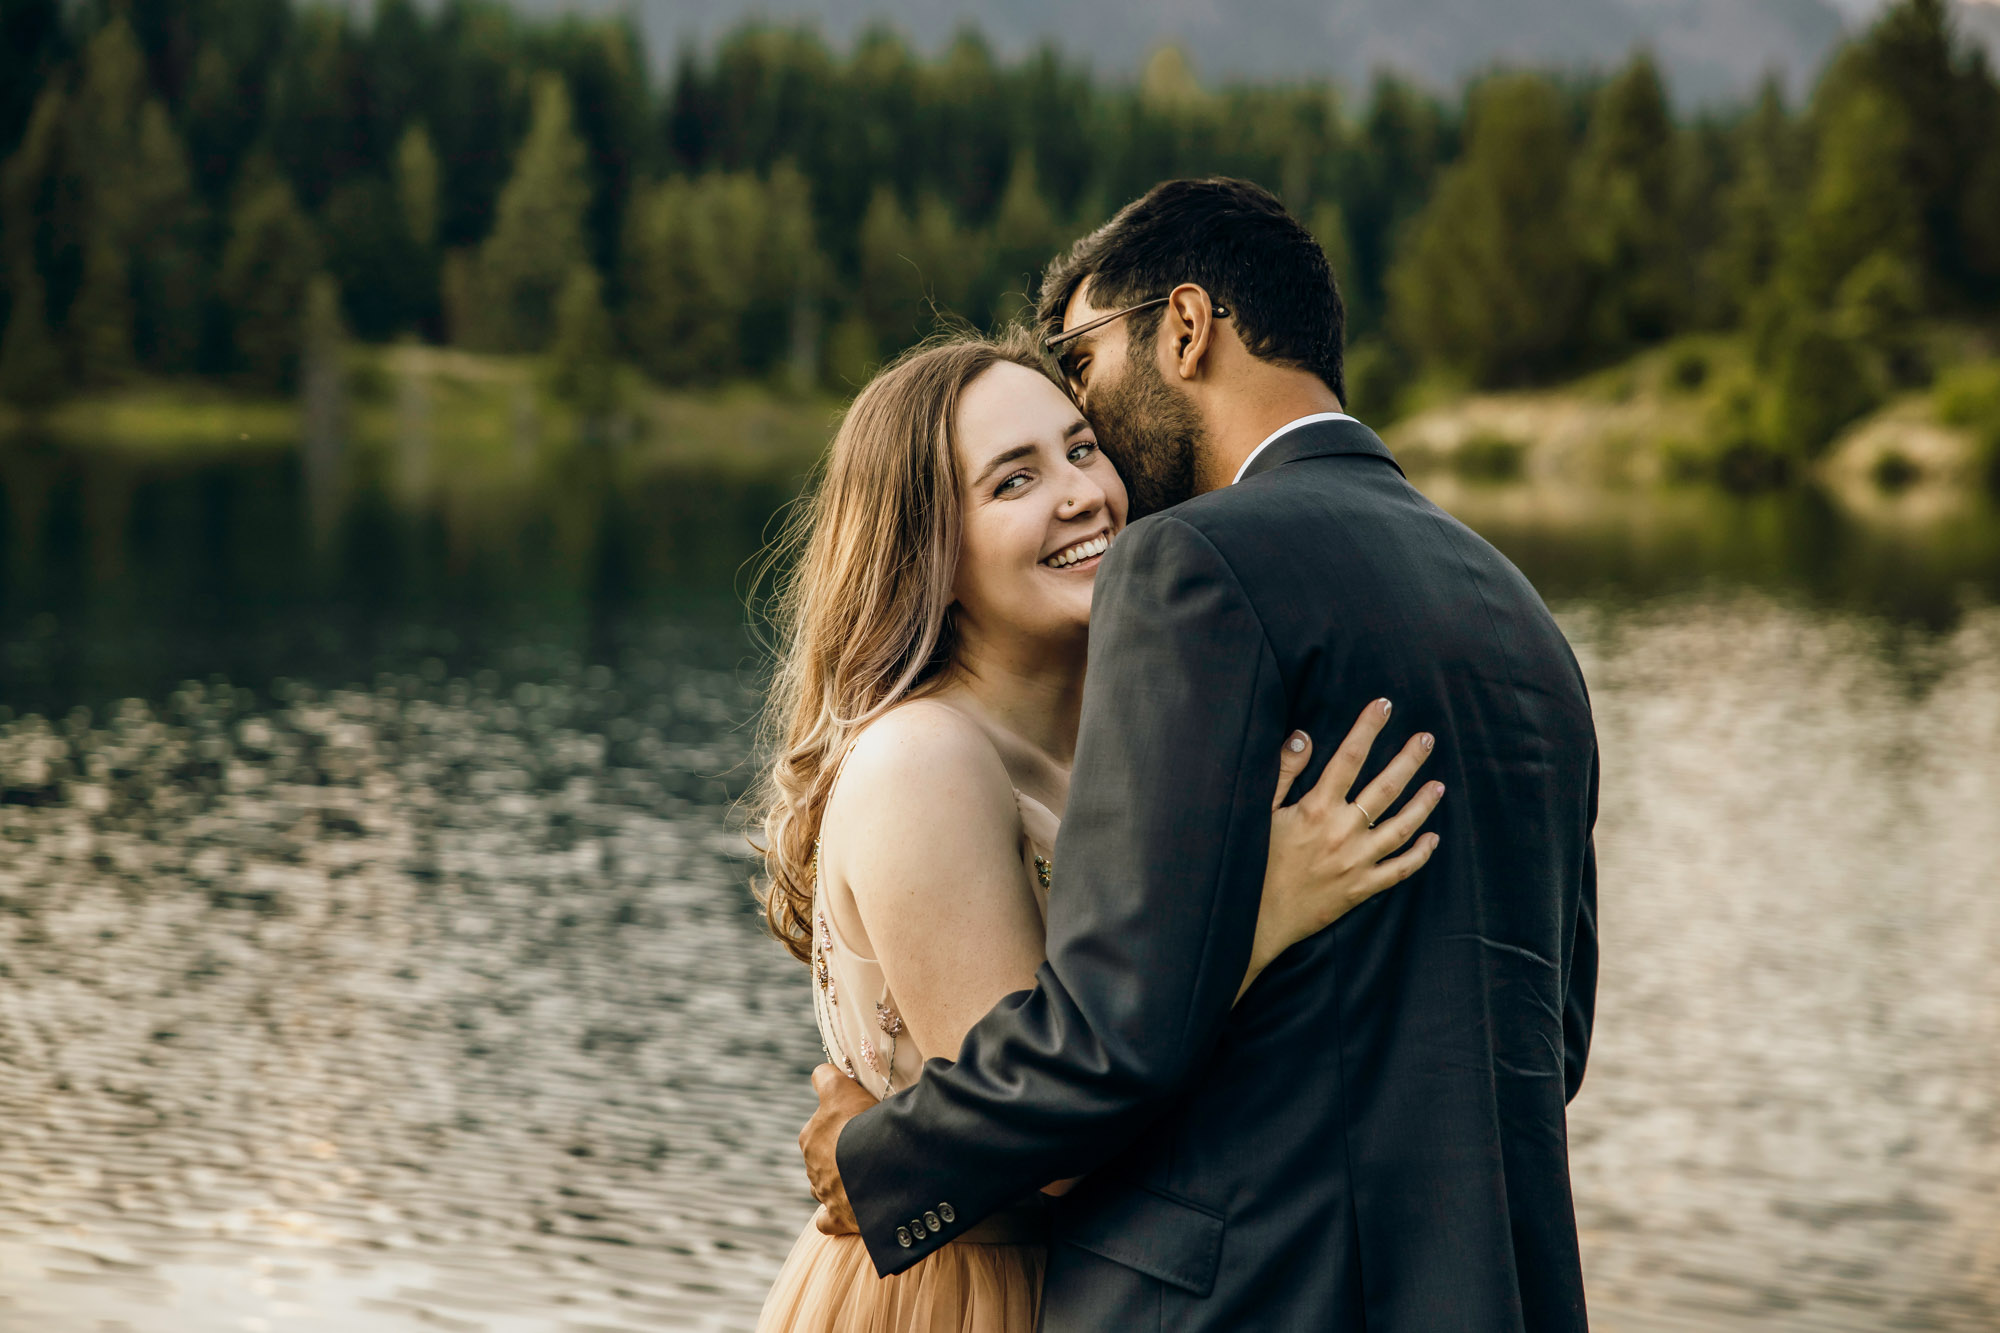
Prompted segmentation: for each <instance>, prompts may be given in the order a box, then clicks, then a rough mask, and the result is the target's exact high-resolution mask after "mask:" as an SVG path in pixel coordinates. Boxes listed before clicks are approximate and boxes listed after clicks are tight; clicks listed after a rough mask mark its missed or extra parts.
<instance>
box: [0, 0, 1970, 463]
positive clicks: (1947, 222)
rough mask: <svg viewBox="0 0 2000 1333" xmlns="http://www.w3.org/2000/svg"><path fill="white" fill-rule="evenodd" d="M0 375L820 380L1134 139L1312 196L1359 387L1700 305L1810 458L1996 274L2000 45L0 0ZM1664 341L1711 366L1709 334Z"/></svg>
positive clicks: (1750, 414) (1926, 359) (1072, 215)
mask: <svg viewBox="0 0 2000 1333" xmlns="http://www.w3.org/2000/svg"><path fill="white" fill-rule="evenodd" d="M0 15H4V18H0V162H3V163H4V166H0V327H3V328H4V336H0V398H4V399H6V400H8V401H9V402H11V403H13V404H14V405H16V407H17V408H18V409H19V410H22V411H29V412H32V411H34V410H38V409H40V408H43V407H46V406H49V405H51V404H54V403H58V402H61V401H62V400H64V399H66V398H73V397H75V396H77V395H84V394H89V393H92V392H95V391H98V390H101V389H104V388H106V387H113V386H118V385H121V384H129V383H132V382H135V381H139V380H146V379H157V378H167V377H183V376H198V377H203V378H204V379H206V380H210V381H214V382H218V383H222V384H227V385H230V386H234V387H236V388H240V389H241V390H242V391H244V392H254V393H266V394H271V393H290V392H292V391H294V389H295V388H296V386H297V383H298V380H299V377H300V361H301V349H302V346H304V344H305V343H306V342H307V341H308V340H309V338H310V336H311V335H310V332H309V325H310V324H311V320H310V319H309V318H308V317H307V313H308V312H309V311H317V312H319V318H321V319H322V321H324V320H333V321H336V322H337V323H338V325H339V327H340V328H341V329H342V330H343V331H344V333H345V335H347V336H351V337H353V338H355V339H359V340H362V341H364V342H392V341H396V340H403V339H415V340H421V341H423V342H427V343H432V344H441V345H449V346H454V347H461V348H465V349H467V350H469V351H474V352H486V353H515V354H542V355H547V356H549V357H550V358H551V359H552V361H553V363H554V364H556V365H557V366H558V367H559V368H566V369H564V370H563V371H562V373H561V374H560V375H559V376H558V377H557V380H556V382H557V383H558V385H559V386H560V387H562V389H563V391H564V392H567V393H570V394H573V395H587V394H589V393H591V392H594V391H600V390H593V389H592V387H591V386H592V384H593V383H596V382H598V381H599V379H601V377H596V376H594V375H593V373H592V371H591V367H592V366H594V365H596V364H598V363H611V362H614V361H616V362H625V363H629V364H631V365H633V366H636V367H638V368H639V370H641V371H643V372H644V373H645V374H646V375H647V376H649V377H651V378H652V379H653V380H655V381H658V382H660V383H662V384H665V385H691V386H706V385H713V384H717V383H723V382H732V381H746V380H747V381H758V382H763V383H766V384H768V385H770V386H771V387H772V388H773V389H774V390H776V391H782V392H815V391H821V390H832V391H842V390H845V389H846V388H849V387H851V386H852V385H854V384H856V383H857V382H858V381H859V380H860V379H861V378H863V377H864V376H865V375H866V374H867V372H868V370H869V368H870V367H871V366H873V365H875V364H878V363H879V362H880V361H881V360H882V359H883V358H885V357H887V356H889V355H892V354H893V353H894V352H895V351H896V350H897V349H898V348H900V347H903V346H906V345H908V344H909V343H911V342H913V341H914V340H916V339H918V338H919V337H921V336H923V335H924V334H925V333H927V332H928V331H929V330H930V329H931V328H932V327H933V326H934V323H935V321H936V319H937V318H938V317H939V314H940V312H948V313H949V314H951V315H953V316H956V317H961V318H964V319H967V320H970V321H971V322H973V323H975V324H991V323H994V322H997V321H1002V320H1006V319H1009V318H1012V317H1015V316H1017V315H1018V314H1019V312H1020V311H1021V310H1022V309H1023V308H1024V306H1025V305H1026V304H1027V303H1028V302H1029V300H1030V298H1031V296H1032V293H1033V291H1034V286H1035V282H1036V278H1037V274H1038V273H1039V271H1040V269H1041V267H1042V265H1043V264H1044V263H1045V262H1046V261H1047V259H1048V258H1049V257H1050V256H1051V255H1052V254H1053V253H1054V252H1055V251H1056V250H1058V249H1059V248H1060V247H1062V246H1063V245H1065V244H1066V243H1067V242H1068V241H1069V240H1070V239H1072V238H1073V237H1075V236H1076V235H1078V234H1080V233H1081V232H1083V231H1084V230H1087V229H1088V228H1090V227H1092V226H1094V225H1096V224H1097V223H1098V222H1100V221H1102V220H1103V219H1104V218H1106V217H1107V216H1108V215H1109V214H1110V213H1111V212H1112V211H1113V210H1115V209H1116V208H1117V207H1118V206H1119V205H1120V204H1122V203H1123V202H1125V201H1126V200H1128V199H1130V198H1131V197H1133V196H1135V195H1137V194H1139V193H1141V192H1142V191H1143V190H1145V189H1146V188H1147V187H1148V186H1150V185H1152V184H1153V183H1154V182H1156V181H1158V180H1160V179H1163V178H1166V177H1170V176H1178V175H1207V174H1228V175H1236V176H1244V177H1249V178H1251V179H1254V180H1257V181H1259V182H1262V183H1264V184H1266V185H1268V186H1270V187H1271V188H1272V189H1274V190H1276V191H1277V192H1278V193H1279V194H1280V195H1281V196H1282V197H1283V198H1284V199H1285V201H1286V203H1287V204H1288V206H1289V207H1291V208H1292V210H1293V211H1294V212H1295V213H1296V214H1297V216H1299V217H1300V218H1301V219H1303V220H1304V221H1305V222H1306V223H1307V224H1308V225H1309V226H1310V227H1311V228H1312V230H1313V231H1314V233H1315V234H1316V235H1317V236H1318V237H1319V238H1320V240H1321V241H1322V243H1323V244H1324V245H1325V246H1326V248H1327V251H1328V253H1329V255H1330V256H1331V257H1332V260H1333V263H1334V266H1335V270H1336V272H1337V273H1338V274H1339V275H1340V279H1341V282H1342V287H1343V290H1344V294H1345V296H1346V299H1347V302H1348V307H1349V331H1350V351H1349V357H1350V367H1351V369H1350V383H1351V385H1352V386H1353V387H1352V392H1353V396H1354V397H1355V399H1356V408H1357V410H1358V411H1361V412H1363V413H1364V414H1368V415H1371V416H1373V417H1375V418H1384V419H1386V418H1388V417H1391V416H1393V415H1394V414H1395V413H1396V412H1397V411H1398V410H1399V408H1401V407H1403V406H1406V405H1407V403H1408V402H1409V401H1410V395H1411V394H1412V393H1413V392H1415V391H1416V389H1417V388H1418V387H1419V386H1422V385H1424V384H1430V383H1448V384H1453V385H1458V386H1461V387H1464V388H1480V387H1514V386H1524V385H1535V384H1547V383H1552V382H1556V381H1560V380H1563V379H1565V378H1568V377H1573V376H1576V375H1578V374H1581V373H1585V372H1588V371H1590V370H1592V369H1594V368H1597V367H1601V366H1604V365H1608V364H1610V363H1613V362H1615V361H1618V360H1619V359H1621V358H1625V357H1628V356H1630V355H1632V354H1633V353H1634V352H1636V351H1639V350H1642V349H1645V348H1649V347H1653V346H1656V345H1660V344H1663V343H1668V342H1671V341H1672V340H1675V339H1680V338H1686V337H1689V336H1694V335H1703V334H1726V335H1729V336H1730V337H1731V338H1732V339H1733V340H1734V344H1733V345H1738V346H1740V348H1741V349H1742V357H1743V362H1744V365H1745V367H1746V368H1747V369H1746V373H1745V374H1744V376H1743V379H1742V383H1741V386H1740V392H1738V393H1737V394H1736V396H1735V398H1734V399H1732V400H1731V401H1732V406H1731V408H1730V413H1731V415H1730V417H1729V420H1727V421H1725V422H1724V423H1723V424H1722V428H1723V429H1724V430H1726V431H1734V432H1737V433H1739V434H1740V435H1741V436H1742V438H1743V439H1744V440H1745V441H1747V442H1752V443H1754V444H1755V445H1756V446H1757V447H1759V448H1761V449H1765V450H1768V451H1771V452H1772V453H1773V454H1774V455H1779V456H1799V457H1810V456H1811V455H1812V454H1813V453H1814V452H1816V451H1818V450H1820V449H1822V448H1823V447H1824V446H1825V445H1826V443H1827V442H1828V441H1829V440H1830V439H1831V438H1832V437H1833V436H1834V434H1835V433H1836V432H1837V431H1838V430H1839V429H1840V428H1841V427H1842V426H1843V425H1844V424H1846V423H1847V422H1849V421H1851V420H1853V419H1855V418H1856V417H1858V416H1860V415H1861V414H1863V413H1865V412H1867V411H1868V410H1870V409H1871V407H1873V406H1874V405H1875V404H1877V403H1879V402H1881V401H1884V400H1885V399H1886V398H1888V397H1890V396H1892V395H1894V394H1896V393H1898V392H1899V391H1902V390H1904V389H1907V388H1911V387H1920V386H1922V385H1925V384H1927V383H1929V382H1930V380H1931V379H1932V378H1933V377H1934V376H1936V375H1937V374H1938V373H1939V370H1940V368H1941V367H1940V364H1939V363H1940V360H1941V357H1942V354H1941V353H1940V352H1939V351H1938V350H1937V349H1938V346H1939V345H1940V344H1939V341H1938V337H1937V333H1936V331H1937V330H1938V329H1940V328H1944V329H1966V328H1971V329H1983V328H1990V327H1991V326H1992V324H1993V322H1994V316H1995V315H1996V313H2000V87H1997V86H1996V82H1995V79H1994V76H1993V72H1992V70H1991V69H1990V68H1989V67H1988V65H1987V63H1986V61H1985V58H1984V56H1983V55H1982V54H1981V53H1979V52H1977V51H1976V50H1974V49H1973V48H1972V47H1971V46H1970V44H1968V43H1966V42H1963V41H1961V40H1960V39H1959V37H1958V36H1957V35H1956V34H1955V33H1954V31H1953V28H1952V20H1951V17H1950V13H1949V10H1948V8H1947V7H1946V6H1945V5H1944V4H1943V3H1941V0H1899V3H1896V4H1894V5H1893V6H1891V7H1890V8H1888V9H1887V10H1885V11H1884V12H1883V14H1882V15H1881V16H1880V17H1879V18H1878V19H1877V20H1876V21H1875V22H1874V24H1873V25H1872V26H1871V27H1868V28H1867V29H1866V30H1864V31H1861V32H1858V33H1857V34H1856V35H1855V36H1854V38H1853V39H1852V40H1851V41H1850V42H1849V43H1847V44H1846V45H1845V46H1844V47H1842V48H1841V49H1839V50H1838V51H1837V52H1836V53H1835V55H1834V56H1833V57H1832V59H1831V61H1830V64H1829V65H1828V67H1827V68H1826V69H1825V70H1824V71H1823V72H1822V74H1821V76H1820V77H1819V79H1818V80H1817V82H1816V84H1815V86H1814V87H1813V88H1812V90H1811V92H1810V94H1809V96H1808V97H1807V98H1806V99H1805V101H1804V102H1803V104H1801V105H1790V104H1788V103H1787V101H1786V100H1785V98H1784V97H1783V96H1782V95H1781V93H1780V92H1779V91H1778V89H1777V86H1776V84H1775V83H1773V84H1771V85H1769V86H1767V88H1766V90H1765V91H1764V92H1763V93H1762V95H1761V96H1760V97H1758V98H1757V99H1756V100H1755V101H1754V102H1753V103H1752V104H1750V105H1747V106H1740V107H1734V108H1728V109H1707V110H1701V111H1697V112H1694V113H1691V114H1687V115H1678V114H1676V112H1675V110H1674V101H1673V98H1672V97H1671V95H1670V90H1669V89H1667V88H1666V87H1664V86H1663V85H1662V79H1661V76H1660V74H1659V72H1658V70H1657V68H1656V66H1655V64H1654V63H1653V61H1652V60H1651V59H1649V58H1648V56H1647V55H1646V54H1645V53H1643V52H1641V53H1637V54H1635V55H1634V56H1633V57H1632V58H1631V60H1630V61H1629V63H1627V64H1626V65H1625V66H1624V67H1623V68H1620V69H1618V70H1615V71H1611V72H1608V73H1606V74H1604V75H1602V76H1599V77H1593V78H1587V79H1586V78H1582V77H1580V76H1574V75H1559V74H1553V73H1544V72H1536V71H1531V70H1496V71H1494V72H1492V73H1491V74H1489V75H1487V76H1485V77H1482V78H1479V79H1477V80H1474V81H1473V82H1471V83H1470V84H1469V85H1467V86H1466V87H1464V88H1463V89H1461V90H1459V91H1458V92H1457V93H1456V94H1454V95H1452V96H1448V97H1446V96H1438V95H1435V94H1433V93H1431V92H1427V91H1425V90H1423V89H1421V88H1419V87H1417V86H1415V85H1413V84H1411V83H1409V82H1407V81H1404V80H1402V79H1399V78H1398V77H1396V76H1395V75H1394V74H1393V73H1390V72H1384V73H1382V74H1380V75H1379V76H1377V77H1376V78H1375V79H1374V81H1373V82H1372V84H1371V85H1370V86H1368V87H1366V88H1361V89H1355V88H1346V87H1338V86H1335V85H1334V84H1332V83H1331V82H1324V83H1299V84H1289V85H1268V84H1265V85H1241V86H1221V87H1211V86H1205V85H1203V84H1202V83H1201V82H1200V81H1199V80H1198V79H1197V78H1196V77H1195V75H1194V73H1193V71H1192V70H1191V68H1190V65H1189V63H1188V61H1187V60H1186V59H1185V58H1184V57H1183V56H1182V55H1181V54H1180V53H1179V52H1178V51H1176V50H1174V49H1172V48H1165V49H1162V50H1161V51H1160V52H1159V53H1158V54H1157V55H1156V56H1155V57H1154V58H1153V59H1152V60H1151V61H1150V62H1149V63H1148V65H1147V66H1146V68H1145V69H1144V71H1143V72H1142V74H1141V75H1140V76H1138V77H1137V78H1130V79H1116V80H1114V79H1108V78H1104V77H1098V76H1094V75H1093V74H1092V73H1091V72H1090V71H1089V69H1088V68H1087V67H1086V66H1085V65H1084V64H1082V63H1079V62H1078V61H1076V60H1074V59H1071V58H1070V57H1068V56H1066V55H1065V54H1064V53H1063V52H1061V51H1059V50H1056V49H1042V50H1039V51H1036V52H1033V53H1031V54H1028V55H1026V56H1024V57H1021V58H1018V59H1011V58H1008V59H1003V58H1001V57H1000V56H998V55H996V53H995V52H994V51H993V50H992V49H990V48H989V46H988V45H987V44H985V43H984V42H983V41H982V40H981V38H980V36H979V35H978V34H977V33H976V32H971V31H968V32H966V33H964V34H963V35H962V36H960V37H959V38H958V39H957V40H956V41H955V42H954V43H953V44H952V45H951V46H950V47H949V48H948V49H946V50H944V51H942V52H939V53H936V54H926V53H921V52H918V51H915V50H912V49H911V48H910V46H909V45H907V44H906V43H905V42H904V41H903V40H901V39H900V38H899V37H898V36H897V35H896V34H895V33H894V32H893V31H891V30H889V29H887V28H883V29H879V30H876V31H874V32H871V33H870V34H868V35H866V36H864V37H862V38H861V39H859V40H858V41H857V42H855V43H854V44H853V45H852V47H851V48H850V49H845V50H837V49H834V48H833V47H831V46H830V45H829V44H828V43H827V42H825V41H824V40H822V39H821V38H820V37H819V36H817V35H815V34H814V33H813V32H812V31H810V30H805V29H796V28H787V27H775V26H756V27H750V28H745V29H742V30H740V31H738V32H736V33H735V34H734V35H733V36H731V37H729V38H728V39H727V40H725V41H723V42H722V43H720V44H719V46H718V47H716V48H715V49H714V50H712V51H695V50H689V51H686V52H683V53H682V54H681V55H680V56H679V57H678V59H677V60H675V61H674V62H672V63H671V65H670V67H669V68H668V69H667V70H666V72H665V73H664V74H662V73H661V72H660V71H659V70H658V69H656V68H655V66H654V65H653V64H652V63H651V62H650V60H649V57H648V53H647V52H646V51H645V50H644V49H643V47H642V45H641V42H640V39H639V37H638V35H637V33H636V31H635V29H634V28H633V27H632V26H631V25H630V24H629V23H628V22H626V21H623V20H617V19H609V20H607V19H597V18H582V17H568V18H564V19H560V20H556V21H530V20H527V19H524V18H522V17H521V16H518V15H516V14H514V13H513V12H511V11H510V10H509V9H507V8H506V7H505V6H503V5H499V4H493V3H487V2H486V0H446V2H445V3H443V4H442V5H419V4H417V3H414V0H378V3H376V4H375V5H373V6H372V8H371V9H370V10H369V12H368V13H367V14H366V15H365V16H364V15H358V14H357V13H356V12H355V11H353V10H351V9H347V8H336V7H316V6H301V5H295V4H293V3H291V2H290V0H122V2H120V0H99V2H97V3H88V4H84V5H81V6H79V5H76V4H72V3H65V2H64V0H0ZM1688 373H1689V374H1691V375H1694V374H1699V373H1701V371H1700V370H1699V368H1696V369H1691V370H1690V371H1689V372H1688Z"/></svg>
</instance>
